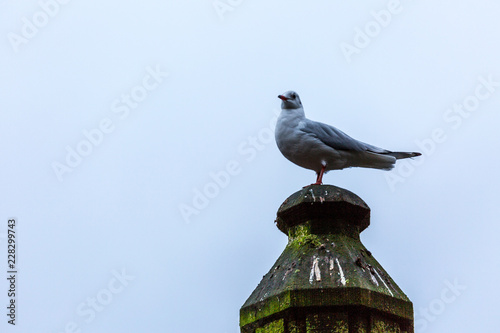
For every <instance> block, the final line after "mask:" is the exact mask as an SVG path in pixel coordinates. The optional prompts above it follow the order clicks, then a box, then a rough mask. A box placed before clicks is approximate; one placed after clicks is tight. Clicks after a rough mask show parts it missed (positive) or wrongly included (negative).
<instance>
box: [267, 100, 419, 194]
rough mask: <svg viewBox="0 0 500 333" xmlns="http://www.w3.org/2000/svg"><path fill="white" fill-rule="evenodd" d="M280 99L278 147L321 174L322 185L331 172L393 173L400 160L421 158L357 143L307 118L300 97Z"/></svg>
mask: <svg viewBox="0 0 500 333" xmlns="http://www.w3.org/2000/svg"><path fill="white" fill-rule="evenodd" d="M278 98H280V99H281V100H282V102H281V113H280V115H279V117H278V121H277V123H276V131H275V137H276V143H277V145H278V148H279V150H280V151H281V153H282V154H283V155H284V156H285V157H286V158H287V159H288V160H290V161H291V162H293V163H295V164H297V165H299V166H301V167H303V168H306V169H310V170H314V171H315V172H316V174H317V178H316V183H314V184H316V185H320V184H322V181H323V174H324V173H326V172H327V171H329V170H341V169H344V168H350V167H362V168H374V169H382V170H391V169H392V168H393V167H394V164H395V163H396V160H399V159H403V158H408V157H415V156H420V155H421V154H420V153H409V152H392V151H389V150H386V149H382V148H378V147H375V146H372V145H369V144H367V143H364V142H361V141H358V140H355V139H353V138H351V137H350V136H348V135H347V134H345V133H344V132H342V131H340V130H338V129H336V128H335V127H333V126H330V125H327V124H323V123H320V122H316V121H312V120H309V119H307V118H306V117H305V114H304V108H303V107H302V102H301V101H300V98H299V95H298V94H297V93H296V92H294V91H287V92H285V93H284V94H283V95H279V96H278Z"/></svg>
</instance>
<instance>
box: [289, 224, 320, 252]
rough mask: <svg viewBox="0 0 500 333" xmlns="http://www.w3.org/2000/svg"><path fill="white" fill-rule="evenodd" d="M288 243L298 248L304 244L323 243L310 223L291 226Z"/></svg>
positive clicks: (310, 245)
mask: <svg viewBox="0 0 500 333" xmlns="http://www.w3.org/2000/svg"><path fill="white" fill-rule="evenodd" d="M288 245H289V246H293V247H294V248H297V249H298V248H300V247H303V246H309V247H318V246H320V245H321V240H320V237H319V236H318V235H315V234H313V233H311V226H310V224H309V223H304V224H300V225H297V226H295V227H293V228H290V230H289V232H288Z"/></svg>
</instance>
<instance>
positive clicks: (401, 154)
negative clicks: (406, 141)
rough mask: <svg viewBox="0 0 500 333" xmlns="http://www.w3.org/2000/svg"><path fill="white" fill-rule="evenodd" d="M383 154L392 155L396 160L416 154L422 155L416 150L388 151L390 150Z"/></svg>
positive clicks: (415, 155)
mask: <svg viewBox="0 0 500 333" xmlns="http://www.w3.org/2000/svg"><path fill="white" fill-rule="evenodd" d="M385 154H386V155H391V156H394V157H395V158H396V159H397V160H401V159H403V158H409V157H417V156H420V155H422V154H420V153H417V152H414V153H407V152H404V151H390V152H387V153H385Z"/></svg>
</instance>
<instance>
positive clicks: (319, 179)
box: [313, 164, 326, 185]
mask: <svg viewBox="0 0 500 333" xmlns="http://www.w3.org/2000/svg"><path fill="white" fill-rule="evenodd" d="M325 169H326V165H324V164H323V166H322V167H321V171H320V172H318V173H317V175H318V177H316V183H314V184H313V185H321V184H323V174H324V173H325Z"/></svg>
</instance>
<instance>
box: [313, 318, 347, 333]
mask: <svg viewBox="0 0 500 333" xmlns="http://www.w3.org/2000/svg"><path fill="white" fill-rule="evenodd" d="M347 320H348V319H347V314H346V313H327V314H314V315H309V316H307V324H306V325H307V330H306V332H307V333H322V332H329V333H349V325H348V324H347Z"/></svg>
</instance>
